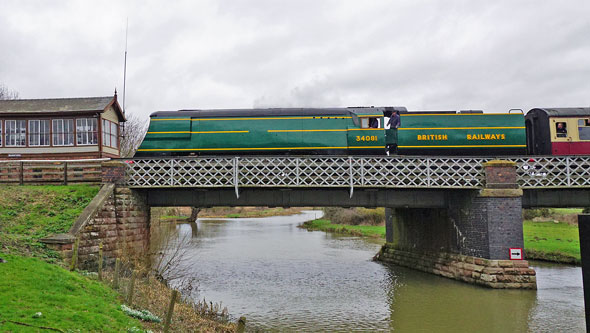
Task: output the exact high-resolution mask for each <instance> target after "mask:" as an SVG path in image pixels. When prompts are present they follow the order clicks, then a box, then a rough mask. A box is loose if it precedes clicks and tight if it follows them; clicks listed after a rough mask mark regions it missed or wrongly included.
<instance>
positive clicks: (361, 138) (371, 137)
mask: <svg viewBox="0 0 590 333" xmlns="http://www.w3.org/2000/svg"><path fill="white" fill-rule="evenodd" d="M356 141H377V136H376V135H357V136H356Z"/></svg>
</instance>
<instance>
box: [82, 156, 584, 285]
mask: <svg viewBox="0 0 590 333" xmlns="http://www.w3.org/2000/svg"><path fill="white" fill-rule="evenodd" d="M102 181H103V183H105V184H107V186H103V188H102V190H101V192H102V193H103V197H104V198H103V199H102V202H100V203H97V204H96V206H97V207H99V208H98V209H97V211H96V212H94V213H88V216H87V218H86V221H85V222H80V227H79V228H78V230H79V231H80V232H81V233H82V234H83V235H82V236H81V237H82V238H84V237H86V238H87V239H88V240H91V238H92V237H95V238H96V237H102V236H104V238H106V239H112V241H111V243H115V241H116V240H118V241H119V242H120V241H121V239H122V238H121V237H123V239H126V242H127V243H130V242H131V243H133V242H138V243H139V244H144V245H145V237H142V236H141V235H145V232H146V228H145V225H146V223H149V207H155V206H194V207H211V206H284V207H294V206H315V207H324V206H340V207H355V206H358V207H385V208H386V241H387V242H386V244H385V246H384V247H383V248H382V250H381V252H380V253H379V255H378V258H379V259H380V260H383V261H386V262H391V263H395V264H398V265H403V266H407V267H411V268H415V269H419V270H423V271H426V272H430V273H434V274H438V275H442V276H445V277H449V278H453V279H456V280H461V281H465V282H468V283H474V284H479V285H483V286H488V287H492V288H530V289H534V288H536V280H535V272H534V270H533V269H531V268H530V267H529V265H528V262H527V261H526V260H518V259H525V257H526V253H524V251H523V248H524V244H523V230H522V208H523V207H525V208H528V207H589V206H590V156H564V157H554V156H535V157H530V156H523V157H518V156H516V157H515V156H511V157H502V158H495V159H493V158H487V157H397V156H396V157H385V156H384V157H349V156H345V157H339V156H281V157H278V156H252V157H197V158H168V159H163V158H162V159H153V158H145V159H129V160H112V161H108V162H105V163H103V166H102ZM99 195H100V193H99ZM100 207H105V208H100ZM92 214H94V215H92ZM105 216H106V217H107V218H104V217H105ZM109 218H110V219H109ZM105 221H106V222H105ZM109 221H110V222H109ZM127 222H130V225H132V228H131V230H130V229H129V228H127V227H124V226H121V225H122V224H125V223H127ZM113 223H114V224H116V225H117V226H116V227H113V226H112V225H108V224H113ZM104 225H107V226H104ZM113 228H114V229H116V230H118V231H117V232H116V233H114V232H112V230H113ZM133 228H136V229H139V230H140V231H137V230H136V229H133ZM109 230H111V232H110V233H109V232H108V231H109ZM134 230H135V231H134ZM147 230H148V231H147V232H149V227H147ZM92 232H94V234H93V235H95V236H92V235H91V233H92ZM84 235H86V236H84ZM96 235H98V236H96ZM142 242H143V243H142ZM88 244H89V249H88V250H87V252H88V253H89V254H91V253H92V252H93V250H95V249H96V245H93V244H94V243H93V242H91V241H89V242H88ZM92 246H94V247H92ZM116 248H117V245H112V246H110V248H107V252H108V251H109V250H112V251H116V250H117V249H116ZM81 253H82V252H81ZM82 254H83V253H82ZM511 259H512V260H511ZM514 259H517V260H514Z"/></svg>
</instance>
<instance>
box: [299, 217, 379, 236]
mask: <svg viewBox="0 0 590 333" xmlns="http://www.w3.org/2000/svg"><path fill="white" fill-rule="evenodd" d="M302 227H303V228H305V229H308V230H320V231H327V232H335V233H343V234H348V235H355V236H366V237H374V238H385V226H373V225H346V224H332V223H331V222H330V220H324V219H318V220H313V221H307V222H305V223H303V226H302Z"/></svg>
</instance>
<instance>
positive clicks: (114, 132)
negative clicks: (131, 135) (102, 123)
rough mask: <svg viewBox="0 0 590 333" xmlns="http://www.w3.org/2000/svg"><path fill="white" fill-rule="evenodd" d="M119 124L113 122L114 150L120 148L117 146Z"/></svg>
mask: <svg viewBox="0 0 590 333" xmlns="http://www.w3.org/2000/svg"><path fill="white" fill-rule="evenodd" d="M117 127H118V126H117V124H115V123H113V122H111V147H113V148H118V145H117V133H118V129H117Z"/></svg>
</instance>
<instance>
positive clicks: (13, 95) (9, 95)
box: [0, 84, 18, 100]
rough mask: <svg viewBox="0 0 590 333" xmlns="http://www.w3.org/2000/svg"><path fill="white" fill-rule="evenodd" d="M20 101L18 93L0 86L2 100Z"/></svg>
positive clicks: (0, 98)
mask: <svg viewBox="0 0 590 333" xmlns="http://www.w3.org/2000/svg"><path fill="white" fill-rule="evenodd" d="M6 99H18V92H17V91H15V90H10V89H8V88H7V87H6V86H5V85H3V84H0V100H6Z"/></svg>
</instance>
